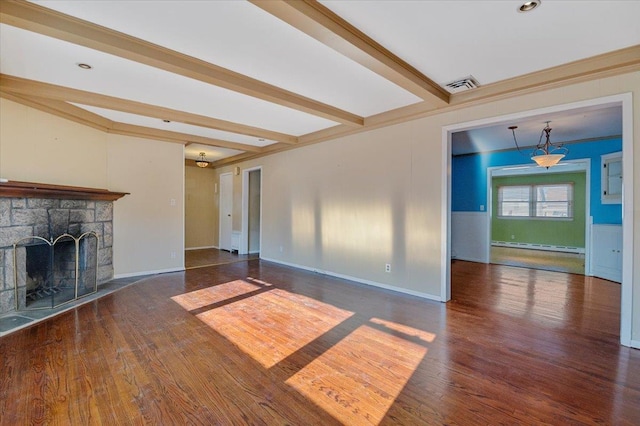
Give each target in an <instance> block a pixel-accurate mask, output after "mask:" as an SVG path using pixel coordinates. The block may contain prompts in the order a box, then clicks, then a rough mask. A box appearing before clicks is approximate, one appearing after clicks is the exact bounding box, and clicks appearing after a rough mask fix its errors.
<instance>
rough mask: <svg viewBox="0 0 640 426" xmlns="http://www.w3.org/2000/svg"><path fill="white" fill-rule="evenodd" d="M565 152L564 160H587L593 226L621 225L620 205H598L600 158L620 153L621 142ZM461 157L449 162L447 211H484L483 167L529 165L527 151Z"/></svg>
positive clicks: (587, 144) (576, 145) (576, 147)
mask: <svg viewBox="0 0 640 426" xmlns="http://www.w3.org/2000/svg"><path fill="white" fill-rule="evenodd" d="M566 146H567V148H569V153H568V154H567V156H566V157H565V158H564V159H565V160H578V159H584V158H590V159H591V170H590V173H591V182H590V183H591V194H590V198H591V206H590V207H591V216H592V217H593V223H596V224H622V205H621V204H602V203H601V202H600V178H601V171H600V166H601V158H600V156H601V155H604V154H610V153H612V152H618V151H622V139H620V138H616V139H607V140H601V141H593V142H582V143H573V144H568V145H566ZM523 152H524V153H525V154H526V155H523V154H520V153H519V152H518V151H517V150H515V149H514V150H510V151H499V152H490V153H483V154H471V155H461V156H455V157H453V159H452V161H451V210H452V211H457V212H478V211H481V210H480V206H484V207H485V210H486V209H487V208H488V194H487V168H489V167H503V166H513V165H519V164H527V165H529V164H533V161H532V160H531V159H530V158H529V156H528V154H529V153H530V152H531V150H530V149H528V150H523Z"/></svg>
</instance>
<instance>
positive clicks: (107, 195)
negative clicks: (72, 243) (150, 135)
mask: <svg viewBox="0 0 640 426" xmlns="http://www.w3.org/2000/svg"><path fill="white" fill-rule="evenodd" d="M128 194H129V193H128V192H113V191H109V190H106V189H97V188H83V187H79V186H65V185H50V184H46V183H33V182H18V181H9V182H0V198H58V199H61V200H93V201H115V200H117V199H120V198H122V197H124V196H125V195H128Z"/></svg>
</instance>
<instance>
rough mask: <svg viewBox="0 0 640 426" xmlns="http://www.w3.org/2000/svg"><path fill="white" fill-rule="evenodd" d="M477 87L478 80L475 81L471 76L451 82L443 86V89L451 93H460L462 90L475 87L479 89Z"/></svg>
mask: <svg viewBox="0 0 640 426" xmlns="http://www.w3.org/2000/svg"><path fill="white" fill-rule="evenodd" d="M479 86H480V84H479V83H478V80H476V79H475V78H474V77H473V76H471V75H470V76H468V77H464V78H461V79H458V80H455V81H452V82H451V83H447V84H445V87H446V88H447V90H449V91H450V92H451V93H456V92H462V91H463V90H469V89H475V88H476V87H479Z"/></svg>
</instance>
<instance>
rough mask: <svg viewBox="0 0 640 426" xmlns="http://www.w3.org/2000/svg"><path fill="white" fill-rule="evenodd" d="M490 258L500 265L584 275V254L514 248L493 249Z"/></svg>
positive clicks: (492, 261)
mask: <svg viewBox="0 0 640 426" xmlns="http://www.w3.org/2000/svg"><path fill="white" fill-rule="evenodd" d="M490 258H491V259H490V261H491V263H495V264H498V265H507V266H519V267H522V268H533V269H543V270H545V271H556V272H568V273H570V274H581V275H584V262H585V261H584V254H578V253H562V252H556V251H546V250H531V249H524V248H513V247H491V252H490Z"/></svg>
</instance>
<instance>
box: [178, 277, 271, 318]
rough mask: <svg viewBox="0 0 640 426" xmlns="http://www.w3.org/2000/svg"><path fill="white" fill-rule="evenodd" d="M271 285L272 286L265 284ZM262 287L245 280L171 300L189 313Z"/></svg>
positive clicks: (186, 294)
mask: <svg viewBox="0 0 640 426" xmlns="http://www.w3.org/2000/svg"><path fill="white" fill-rule="evenodd" d="M265 285H270V284H265ZM260 288H262V287H260V286H258V285H255V284H250V283H248V282H246V281H244V280H236V281H230V282H228V283H224V284H219V285H214V286H212V287H207V288H203V289H202V290H196V291H192V292H189V293H185V294H179V295H177V296H173V297H172V298H171V299H172V300H173V301H174V302H176V303H177V304H179V305H180V306H182V307H183V308H184V309H186V310H187V311H192V310H194V309H198V308H202V307H205V306H207V305H212V304H214V303H219V302H223V301H225V300H228V299H231V298H233V297H238V296H242V295H244V294H247V293H251V292H252V291H256V290H258V289H260Z"/></svg>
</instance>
